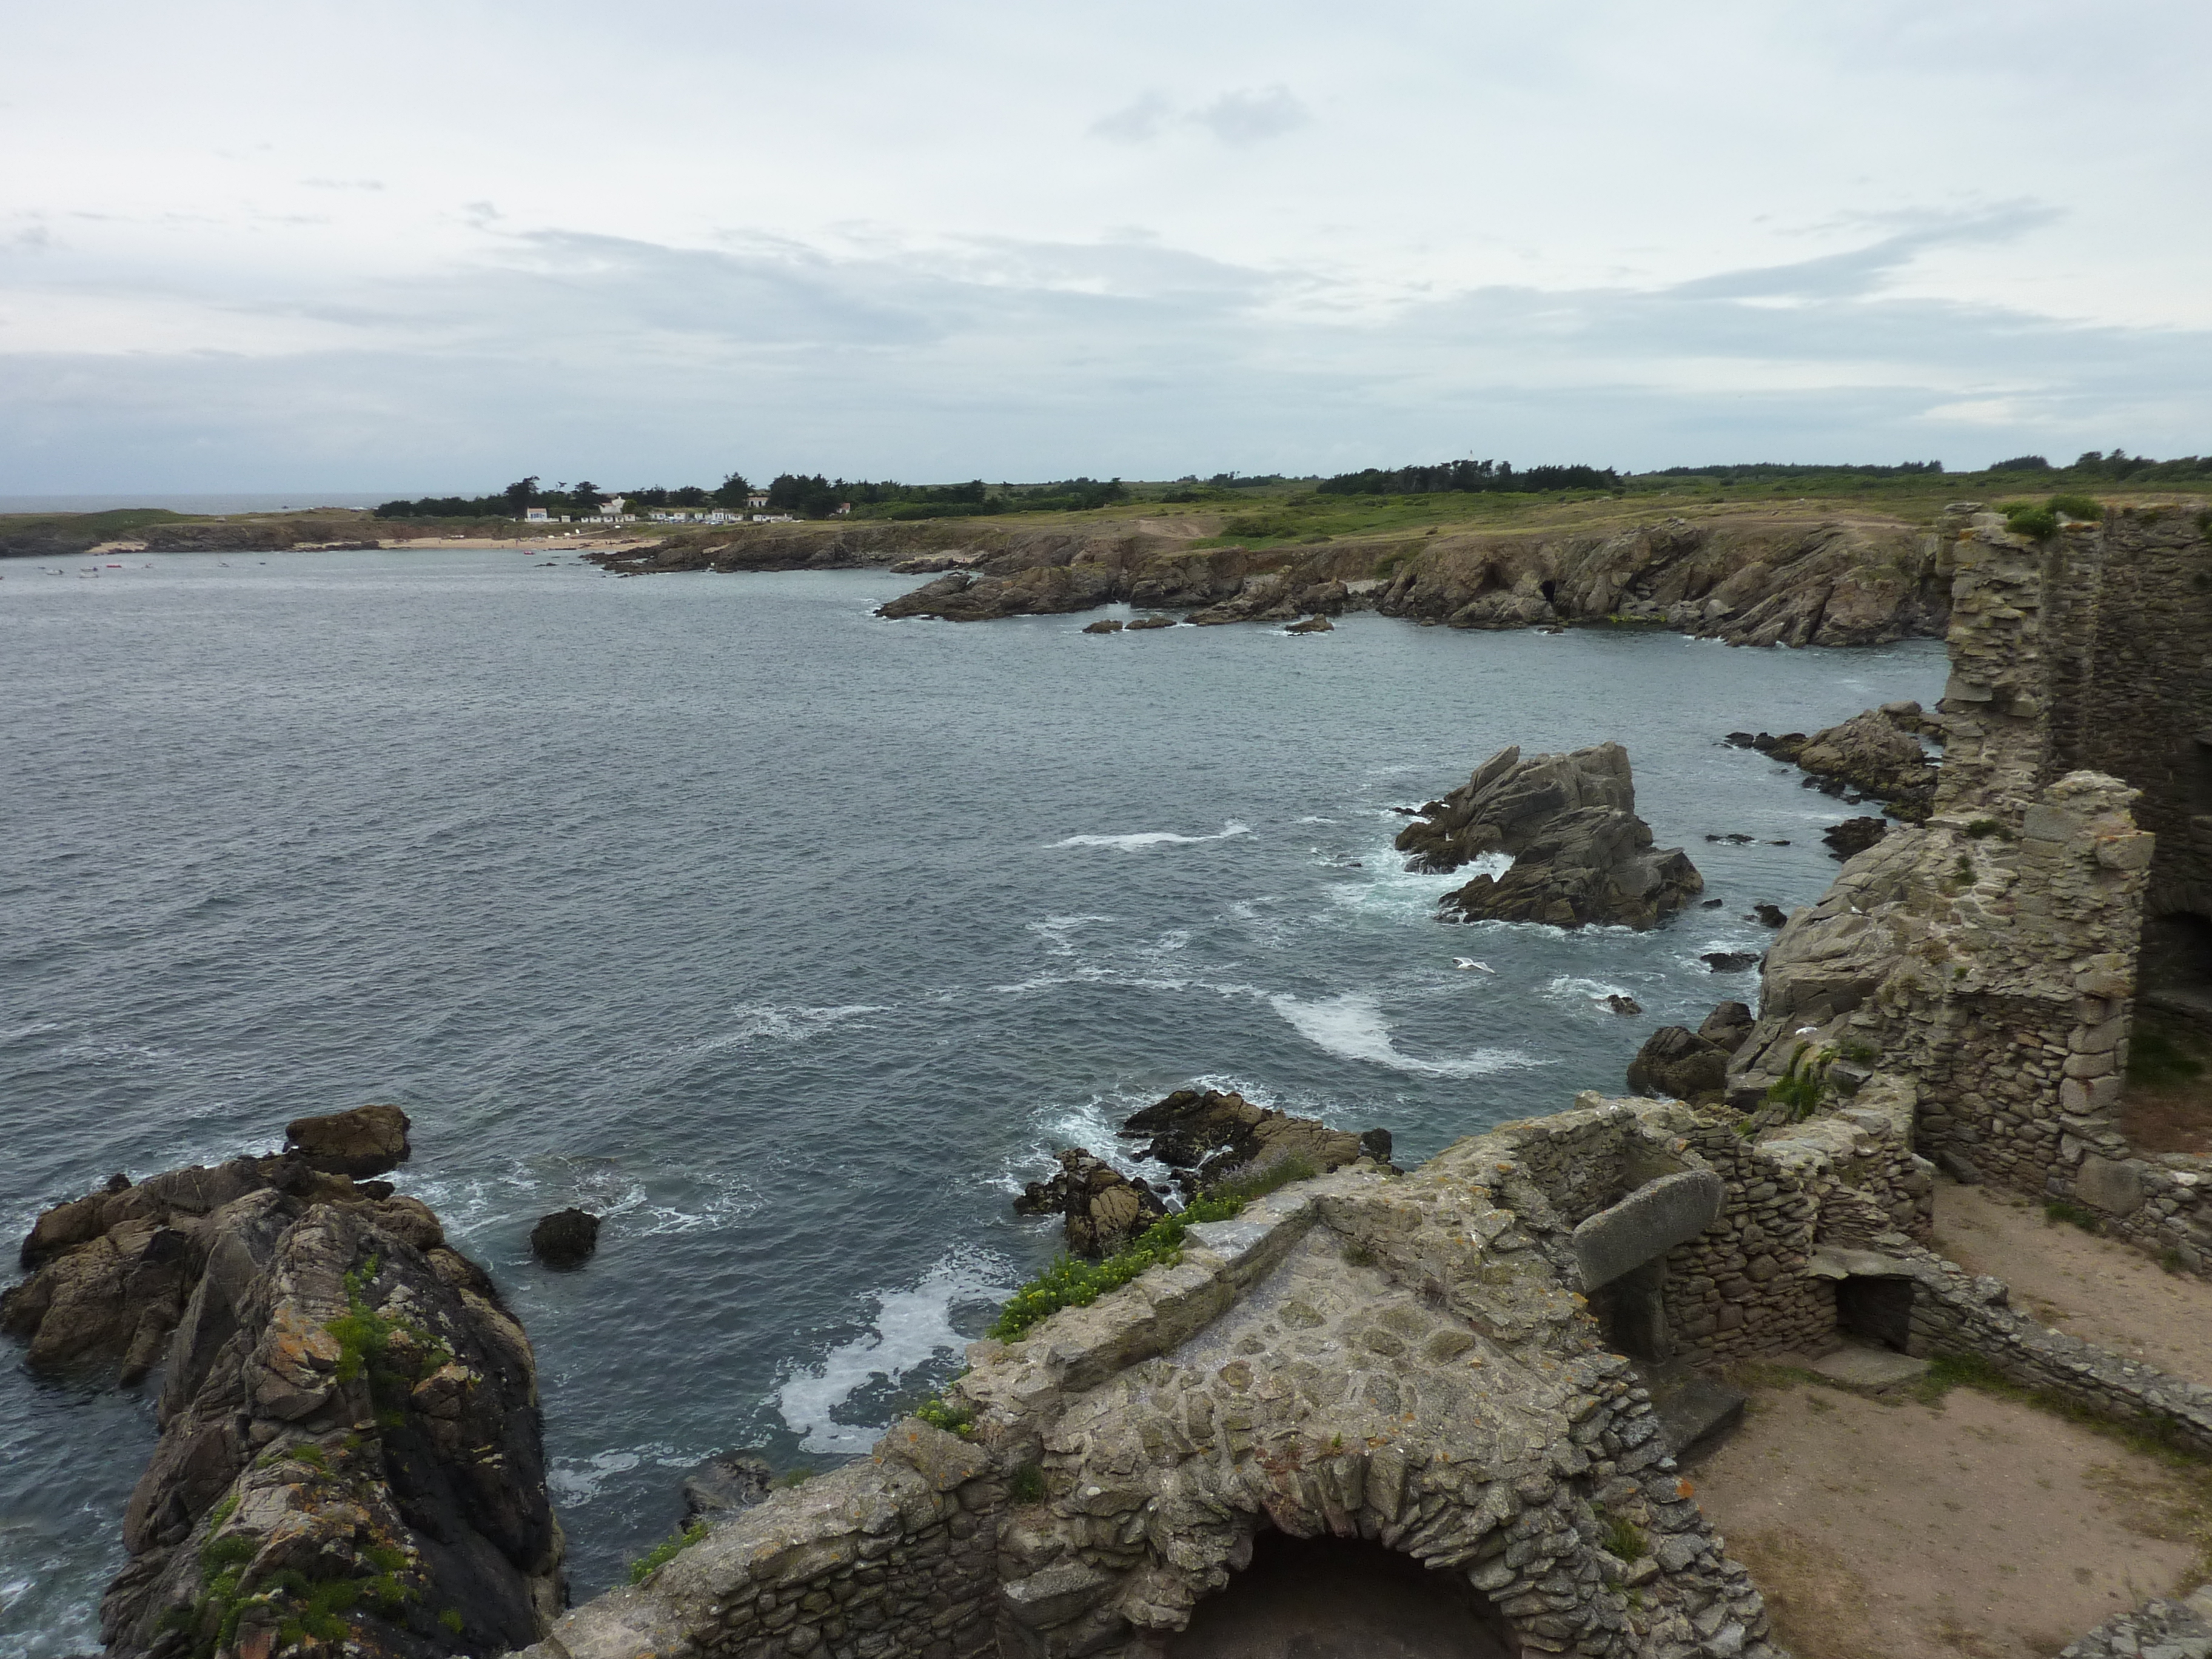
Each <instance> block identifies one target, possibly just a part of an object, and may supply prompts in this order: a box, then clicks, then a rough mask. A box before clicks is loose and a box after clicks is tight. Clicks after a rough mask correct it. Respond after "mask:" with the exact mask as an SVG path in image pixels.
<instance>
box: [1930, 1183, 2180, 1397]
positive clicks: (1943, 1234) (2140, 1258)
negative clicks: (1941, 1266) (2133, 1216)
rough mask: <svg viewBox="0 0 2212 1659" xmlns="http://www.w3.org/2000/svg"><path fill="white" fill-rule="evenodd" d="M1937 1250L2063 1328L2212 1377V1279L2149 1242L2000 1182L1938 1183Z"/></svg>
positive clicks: (2161, 1365) (2149, 1360) (2166, 1367)
mask: <svg viewBox="0 0 2212 1659" xmlns="http://www.w3.org/2000/svg"><path fill="white" fill-rule="evenodd" d="M1936 1249H1937V1251H1938V1252H1940V1253H1941V1254H1942V1255H1948V1256H1949V1257H1950V1258H1951V1260H1952V1261H1955V1262H1957V1263H1958V1264H1959V1265H1960V1267H1964V1268H1965V1269H1966V1271H1967V1272H1968V1273H1991V1274H1994V1275H1995V1276H1996V1277H1997V1278H1999V1279H2002V1280H2004V1282H2005V1283H2006V1284H2008V1285H2011V1286H2012V1304H2013V1306H2014V1307H2015V1308H2017V1309H2019V1310H2020V1311H2021V1312H2022V1313H2024V1314H2027V1316H2029V1317H2030V1318H2032V1319H2036V1320H2039V1321H2040V1322H2042V1323H2044V1324H2045V1325H2048V1326H2050V1327H2051V1328H2052V1329H2054V1330H2059V1331H2063V1332H2065V1333H2066V1334H2068V1335H2069V1336H2077V1337H2080V1338H2081V1340H2083V1341H2084V1342H2093V1343H2095V1344H2096V1345H2097V1346H2099V1347H2101V1348H2109V1349H2111V1350H2112V1352H2114V1353H2119V1354H2125V1355H2127V1356H2129V1357H2130V1358H2136V1359H2141V1360H2142V1361H2144V1362H2145V1363H2146V1364H2152V1365H2155V1366H2157V1367H2158V1369H2159V1370H2162V1371H2168V1372H2171V1373H2172V1375H2174V1376H2185V1377H2188V1378H2189V1379H2190V1380H2191V1381H2192V1382H2196V1383H2206V1384H2212V1285H2208V1284H2206V1283H2205V1282H2204V1281H2203V1279H2197V1278H2195V1277H2193V1276H2191V1275H2190V1274H2187V1273H2167V1272H2166V1270H2165V1269H2163V1268H2162V1267H2160V1266H2159V1265H2158V1263H2157V1262H2155V1261H2153V1260H2152V1259H2151V1258H2150V1257H2148V1256H2147V1255H2144V1254H2143V1253H2142V1251H2140V1250H2137V1249H2131V1248H2130V1247H2129V1246H2127V1245H2125V1244H2121V1243H2116V1242H2114V1241H2113V1240H2111V1239H2106V1238H2098V1237H2094V1236H2093V1235H2091V1234H2089V1233H2086V1232H2083V1231H2081V1229H2080V1228H2079V1227H2075V1226H2072V1225H2068V1224H2067V1223H2064V1222H2052V1221H2050V1220H2047V1219H2045V1216H2044V1213H2043V1206H2041V1205H2039V1204H2037V1203H2034V1202H2033V1201H2032V1200H2028V1199H2026V1198H2022V1197H2021V1196H2020V1195H2019V1194H2016V1193H2008V1192H2004V1191H2002V1190H1999V1189H1997V1188H1990V1187H1961V1186H1959V1185H1957V1184H1956V1183H1955V1182H1948V1181H1942V1182H1937V1183H1936Z"/></svg>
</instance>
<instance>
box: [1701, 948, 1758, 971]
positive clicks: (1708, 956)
mask: <svg viewBox="0 0 2212 1659" xmlns="http://www.w3.org/2000/svg"><path fill="white" fill-rule="evenodd" d="M1698 960H1699V962H1702V963H1705V966H1706V967H1708V968H1710V969H1712V970H1713V971H1714V972H1715V973H1717V974H1740V973H1741V972H1742V971H1743V970H1744V969H1747V968H1756V967H1758V966H1759V953H1758V952H1757V951H1706V952H1705V954H1704V955H1703V956H1701V957H1699V958H1698Z"/></svg>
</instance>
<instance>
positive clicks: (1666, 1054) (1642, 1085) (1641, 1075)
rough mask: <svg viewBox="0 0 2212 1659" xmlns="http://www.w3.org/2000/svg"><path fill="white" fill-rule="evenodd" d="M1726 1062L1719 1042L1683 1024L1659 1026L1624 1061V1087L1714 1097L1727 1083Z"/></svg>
mask: <svg viewBox="0 0 2212 1659" xmlns="http://www.w3.org/2000/svg"><path fill="white" fill-rule="evenodd" d="M1739 1006H1741V1005H1739ZM1728 1061H1729V1051H1728V1050H1727V1049H1726V1048H1723V1047H1722V1046H1721V1045H1720V1044H1719V1043H1717V1042H1713V1041H1711V1039H1710V1038H1707V1037H1705V1036H1701V1035H1700V1034H1699V1033H1698V1032H1695V1031H1692V1030H1689V1029H1688V1028H1687V1027H1686V1026H1681V1025H1662V1026H1661V1027H1660V1028H1659V1029H1658V1030H1656V1031H1654V1032H1653V1033H1652V1034H1651V1035H1650V1036H1649V1037H1647V1038H1645V1039H1644V1046H1643V1047H1642V1048H1638V1050H1637V1051H1636V1058H1635V1059H1633V1060H1630V1061H1629V1062H1628V1090H1629V1092H1630V1093H1631V1094H1637V1095H1654V1096H1658V1097H1665V1098H1671V1099H1674V1100H1695V1099H1698V1098H1699V1097H1701V1096H1711V1097H1718V1096H1719V1095H1720V1093H1721V1092H1722V1091H1723V1090H1724V1089H1726V1088H1727V1086H1728Z"/></svg>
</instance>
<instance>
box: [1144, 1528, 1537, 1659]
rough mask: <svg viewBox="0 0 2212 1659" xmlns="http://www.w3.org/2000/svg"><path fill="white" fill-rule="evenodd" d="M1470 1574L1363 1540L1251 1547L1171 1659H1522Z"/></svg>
mask: <svg viewBox="0 0 2212 1659" xmlns="http://www.w3.org/2000/svg"><path fill="white" fill-rule="evenodd" d="M1520 1653H1521V1644H1520V1643H1519V1642H1518V1641H1516V1639H1515V1638H1513V1636H1512V1634H1511V1631H1510V1626H1508V1625H1507V1623H1506V1622H1505V1620H1504V1616H1503V1615H1502V1614H1501V1613H1498V1609H1497V1608H1496V1607H1494V1606H1492V1603H1491V1601H1490V1599H1489V1597H1487V1596H1486V1595H1483V1594H1481V1592H1480V1591H1479V1590H1477V1589H1475V1588H1474V1586H1473V1585H1472V1584H1470V1583H1468V1582H1467V1577H1466V1574H1465V1572H1464V1571H1463V1570H1459V1569H1453V1568H1445V1569H1443V1571H1436V1572H1431V1571H1430V1570H1429V1569H1428V1568H1426V1567H1425V1566H1423V1565H1421V1564H1420V1563H1419V1561H1416V1560H1414V1559H1413V1557H1411V1556H1409V1555H1401V1554H1400V1553H1397V1552H1396V1551H1395V1550H1388V1549H1385V1548H1383V1546H1382V1545H1380V1544H1370V1543H1369V1542H1367V1541H1364V1540H1363V1539H1358V1538H1292V1537H1291V1536H1289V1535H1288V1534H1284V1533H1279V1532H1275V1531H1273V1530H1270V1531H1267V1532H1263V1533H1261V1534H1260V1535H1259V1536H1258V1537H1257V1538H1255V1539H1254V1540H1253V1545H1252V1565H1250V1566H1249V1567H1247V1568H1245V1569H1244V1571H1242V1572H1240V1573H1238V1574H1237V1576H1236V1577H1233V1578H1231V1580H1230V1581H1229V1587H1228V1588H1227V1589H1224V1590H1222V1591H1221V1592H1220V1593H1219V1594H1218V1595H1210V1596H1208V1597H1206V1600H1205V1601H1201V1602H1200V1603H1199V1604H1198V1608H1197V1611H1196V1612H1194V1613H1193V1614H1192V1615H1191V1620H1190V1626H1189V1628H1188V1629H1187V1630H1185V1631H1183V1632H1181V1633H1180V1634H1178V1635H1176V1636H1173V1637H1170V1638H1169V1639H1168V1644H1167V1659H1518V1656H1519V1655H1520Z"/></svg>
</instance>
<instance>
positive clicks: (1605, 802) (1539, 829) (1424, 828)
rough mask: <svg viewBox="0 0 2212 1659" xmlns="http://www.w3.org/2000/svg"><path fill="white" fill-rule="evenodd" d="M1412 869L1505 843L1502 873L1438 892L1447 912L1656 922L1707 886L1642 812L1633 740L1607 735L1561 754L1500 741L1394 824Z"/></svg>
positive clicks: (1438, 867) (1446, 866)
mask: <svg viewBox="0 0 2212 1659" xmlns="http://www.w3.org/2000/svg"><path fill="white" fill-rule="evenodd" d="M1397 846H1398V849H1399V851H1401V852H1403V853H1409V854H1412V855H1413V856H1412V859H1411V860H1410V863H1411V866H1412V867H1413V868H1414V869H1416V870H1429V871H1437V872H1442V871H1449V870H1456V869H1458V868H1459V867H1460V866H1462V865H1464V864H1466V863H1468V862H1469V861H1470V860H1474V859H1478V858H1481V857H1484V856H1485V855H1486V854H1492V853H1504V854H1509V855H1510V857H1511V858H1512V860H1513V866H1512V867H1511V868H1510V869H1509V870H1508V871H1506V872H1505V873H1504V875H1503V876H1498V877H1492V876H1488V875H1479V876H1477V877H1475V878H1474V880H1472V881H1470V882H1469V883H1468V884H1467V885H1466V886H1464V887H1462V888H1460V889H1459V890H1457V891H1455V892H1453V893H1450V894H1448V895H1446V896H1445V897H1444V898H1443V900H1441V901H1440V902H1439V908H1440V909H1441V910H1442V912H1443V914H1444V915H1445V916H1446V917H1448V918H1449V919H1453V920H1457V921H1539V922H1546V923H1548V924H1550V925H1552V926H1553V927H1586V926H1589V925H1592V924H1598V925H1603V926H1613V927H1654V926H1656V925H1657V923H1659V922H1660V921H1662V920H1663V919H1664V918H1666V917H1667V916H1668V915H1671V914H1673V913H1674V911H1676V910H1678V909H1680V908H1682V906H1683V905H1684V904H1686V903H1687V902H1689V901H1690V900H1691V899H1692V897H1694V896H1696V895H1697V894H1699V893H1700V892H1702V891H1704V890H1705V878H1704V877H1702V876H1700V875H1699V873H1698V870H1697V866H1695V865H1693V864H1692V863H1691V862H1690V859H1689V855H1688V854H1686V853H1684V852H1683V851H1682V850H1681V849H1680V848H1664V849H1655V848H1653V846H1652V837H1651V826H1650V825H1649V824H1647V823H1644V820H1643V819H1642V818H1640V817H1637V816H1636V785H1635V783H1634V781H1633V779H1632V776H1631V774H1630V770H1629V763H1628V751H1627V750H1626V749H1624V748H1622V747H1621V746H1620V744H1617V743H1604V744H1596V745H1595V746H1594V747H1592V748H1589V749H1577V750H1573V751H1572V752H1571V753H1568V754H1563V755H1532V756H1528V757H1526V758H1524V757H1522V753H1521V751H1520V750H1519V749H1517V748H1509V749H1501V750H1498V753H1497V754H1495V755H1493V756H1492V757H1490V759H1488V760H1487V761H1486V762H1484V763H1482V765H1481V766H1480V768H1478V769H1476V771H1475V773H1474V776H1472V777H1470V778H1469V779H1468V781H1467V782H1466V783H1464V784H1462V786H1461V787H1459V788H1457V789H1455V790H1453V791H1452V793H1450V794H1449V795H1447V796H1445V797H1444V798H1443V799H1442V800H1440V801H1431V802H1430V803H1429V804H1428V805H1426V806H1425V807H1424V808H1422V816H1421V817H1419V818H1418V819H1416V820H1415V821H1414V822H1413V823H1409V824H1407V826H1406V827H1405V828H1404V829H1401V830H1400V831H1399V833H1398V841H1397Z"/></svg>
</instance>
